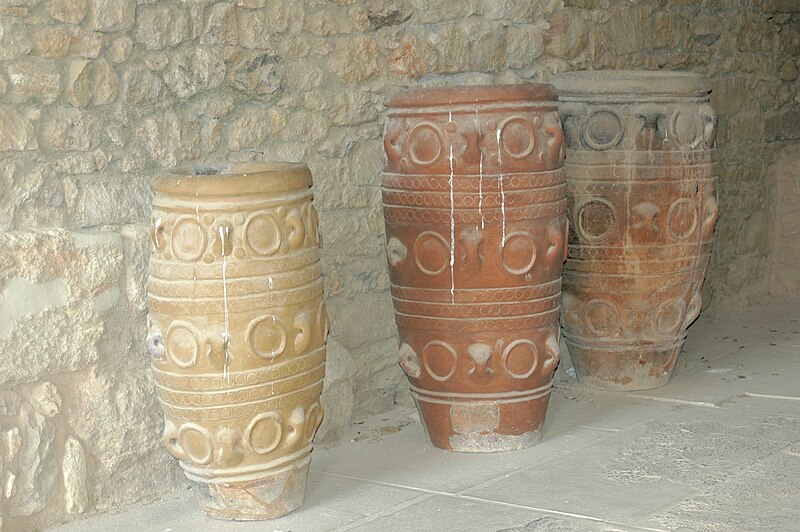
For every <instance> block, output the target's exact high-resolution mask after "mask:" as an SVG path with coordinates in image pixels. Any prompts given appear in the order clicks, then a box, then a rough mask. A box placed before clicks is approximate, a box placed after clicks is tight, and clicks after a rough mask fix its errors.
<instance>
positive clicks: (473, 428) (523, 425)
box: [412, 383, 552, 453]
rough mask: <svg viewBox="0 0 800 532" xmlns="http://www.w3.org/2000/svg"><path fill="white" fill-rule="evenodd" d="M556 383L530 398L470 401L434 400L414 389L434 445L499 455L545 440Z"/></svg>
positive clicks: (505, 396)
mask: <svg viewBox="0 0 800 532" xmlns="http://www.w3.org/2000/svg"><path fill="white" fill-rule="evenodd" d="M551 388H552V383H549V384H547V385H546V386H543V387H541V388H537V389H536V390H531V391H530V392H529V393H528V395H527V396H522V397H520V396H519V395H520V393H519V392H508V393H502V392H501V393H497V394H491V395H492V396H496V397H491V398H489V397H485V396H483V397H480V398H478V397H475V398H470V397H468V394H459V397H458V398H457V399H456V398H448V397H444V396H442V395H438V396H436V397H431V396H430V395H427V394H425V392H424V391H423V390H420V389H417V388H412V394H413V396H414V401H415V402H416V404H417V410H418V411H419V413H420V418H421V419H422V423H423V426H424V427H425V431H426V432H427V434H428V438H429V439H430V441H431V443H432V444H433V445H434V446H435V447H438V448H440V449H445V450H447V451H456V452H464V453H496V452H505V451H515V450H520V449H526V448H528V447H533V446H534V445H536V444H537V443H539V441H540V440H541V438H542V425H543V424H544V418H545V413H546V412H547V404H548V402H549V399H550V390H551ZM465 396H466V397H465Z"/></svg>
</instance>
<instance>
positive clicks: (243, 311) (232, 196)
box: [148, 163, 329, 520]
mask: <svg viewBox="0 0 800 532" xmlns="http://www.w3.org/2000/svg"><path fill="white" fill-rule="evenodd" d="M152 186H153V190H154V191H155V199H154V202H153V217H152V231H151V244H152V256H151V259H150V272H149V280H148V293H149V301H150V321H151V330H150V335H149V337H148V349H149V351H150V353H151V354H152V357H153V373H154V376H155V381H156V389H157V392H158V398H159V400H160V402H161V406H162V408H163V410H164V414H165V418H166V422H165V426H164V443H165V445H166V447H167V449H168V450H169V452H170V453H171V454H172V455H173V456H175V457H176V458H178V459H179V460H180V464H181V467H182V468H183V470H184V472H185V474H186V477H187V478H188V479H189V480H190V481H192V483H193V484H194V486H195V491H196V493H197V497H198V499H199V501H200V503H201V505H202V506H203V507H204V508H205V510H206V512H208V514H209V515H211V516H212V517H217V518H222V519H248V520H249V519H265V518H272V517H278V516H281V515H283V514H286V513H287V512H290V511H292V510H294V509H295V508H298V507H299V506H301V505H302V503H303V497H304V494H305V484H306V476H307V473H308V466H309V460H310V456H309V453H310V452H311V447H312V439H313V437H314V433H315V432H316V430H317V428H318V427H319V424H320V422H321V421H322V407H321V406H320V403H319V397H320V392H321V391H322V380H323V375H324V372H325V342H326V337H327V334H328V328H329V321H328V316H327V313H326V310H325V304H324V303H323V299H322V279H321V277H320V265H319V237H318V232H317V213H316V211H315V209H314V207H313V206H312V204H311V201H312V194H311V190H310V187H311V173H310V172H309V170H308V168H307V167H306V166H305V165H301V164H288V163H278V164H262V163H251V164H240V165H236V164H231V165H222V166H207V167H198V168H189V169H183V170H177V171H174V172H171V173H168V174H165V175H161V176H158V177H156V178H155V179H154V180H153V183H152Z"/></svg>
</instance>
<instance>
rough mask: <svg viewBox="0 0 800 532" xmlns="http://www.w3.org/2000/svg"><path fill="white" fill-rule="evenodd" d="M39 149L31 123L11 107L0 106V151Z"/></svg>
mask: <svg viewBox="0 0 800 532" xmlns="http://www.w3.org/2000/svg"><path fill="white" fill-rule="evenodd" d="M38 147H39V141H38V139H37V138H36V130H35V128H34V125H33V122H32V121H31V120H29V119H28V118H27V117H26V116H25V115H23V114H22V113H20V112H19V111H17V110H16V109H14V108H13V107H11V106H0V151H8V150H14V151H24V150H35V149H37V148H38Z"/></svg>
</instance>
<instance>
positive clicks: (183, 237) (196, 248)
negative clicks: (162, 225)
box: [172, 217, 207, 262]
mask: <svg viewBox="0 0 800 532" xmlns="http://www.w3.org/2000/svg"><path fill="white" fill-rule="evenodd" d="M206 238H207V236H206V232H205V230H204V229H203V228H202V227H201V226H200V224H198V223H197V220H195V219H194V218H188V217H185V218H181V219H179V220H178V221H177V222H176V223H175V226H174V227H173V228H172V252H173V253H174V254H175V257H177V258H178V260H182V261H186V262H192V261H196V260H197V259H199V258H200V257H201V256H202V255H203V251H204V250H205V248H206Z"/></svg>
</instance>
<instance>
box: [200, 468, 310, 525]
mask: <svg viewBox="0 0 800 532" xmlns="http://www.w3.org/2000/svg"><path fill="white" fill-rule="evenodd" d="M310 462H311V457H310V456H309V455H308V453H305V455H304V456H302V457H300V458H299V459H296V460H295V461H293V462H291V463H289V464H288V465H283V466H281V467H278V468H270V469H268V470H265V471H259V472H257V473H251V472H249V473H247V474H242V475H239V476H240V477H243V478H242V479H237V477H236V476H235V475H234V476H231V475H227V476H226V477H225V478H213V477H212V478H202V477H198V476H195V475H193V474H191V473H189V472H188V471H185V473H186V477H187V478H188V479H189V481H190V482H191V483H192V485H193V487H194V490H195V494H196V496H197V501H198V502H199V503H200V506H202V507H203V510H205V512H206V514H208V516H209V517H213V518H214V519H222V520H227V521H260V520H265V519H275V518H277V517H281V516H284V515H286V514H288V513H289V512H291V511H293V510H296V509H297V508H299V507H301V506H302V505H303V500H304V499H305V492H306V480H307V478H308V466H309V463H310ZM226 473H228V472H227V471H226Z"/></svg>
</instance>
